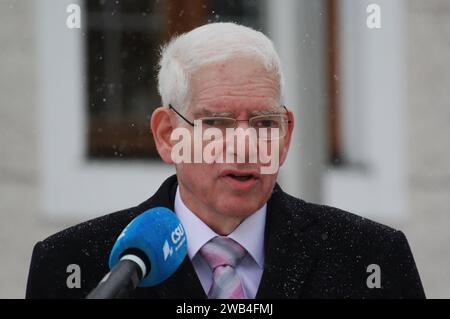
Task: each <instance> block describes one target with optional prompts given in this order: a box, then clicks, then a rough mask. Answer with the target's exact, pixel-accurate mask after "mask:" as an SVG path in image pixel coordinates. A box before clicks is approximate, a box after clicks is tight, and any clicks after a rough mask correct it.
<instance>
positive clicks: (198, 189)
mask: <svg viewBox="0 0 450 319" xmlns="http://www.w3.org/2000/svg"><path fill="white" fill-rule="evenodd" d="M158 80H159V92H160V94H161V98H162V104H163V106H161V107H160V108H158V109H156V110H155V111H154V112H153V115H152V119H151V129H152V132H153V137H154V139H155V143H156V147H157V149H158V152H159V154H160V156H161V158H162V159H163V161H164V162H166V163H169V164H175V166H176V175H174V176H172V177H170V178H168V179H167V180H166V181H165V182H164V183H163V184H162V186H161V187H160V189H159V190H158V191H157V192H156V194H154V196H152V197H151V198H150V199H148V200H147V201H145V202H143V203H142V204H140V205H139V206H136V207H133V208H130V209H126V210H123V211H120V212H116V213H114V214H111V215H107V216H104V217H100V218H97V219H94V220H92V221H89V222H86V223H83V224H80V225H78V226H74V227H72V228H69V229H67V230H64V231H62V232H60V233H58V234H56V235H54V236H51V237H49V238H48V239H46V240H44V241H42V242H39V243H38V244H36V246H35V249H34V252H33V258H32V262H31V267H30V274H29V280H28V286H27V297H29V298H42V297H59V298H82V297H85V296H86V295H87V294H88V292H89V291H91V290H92V289H93V288H94V287H95V286H96V285H97V283H98V282H99V280H100V279H101V278H102V276H103V275H104V274H105V273H106V272H107V271H108V266H107V261H108V255H109V253H110V250H111V247H112V245H113V243H114V242H115V240H116V238H117V236H118V235H119V234H120V232H121V231H122V229H123V228H124V227H125V226H126V225H127V224H128V223H129V222H130V221H131V220H132V219H133V218H134V217H136V216H137V215H139V214H140V213H142V212H144V211H145V210H147V209H148V208H151V207H155V206H165V207H168V208H170V209H172V210H173V211H174V212H175V213H176V214H177V216H178V217H179V219H180V220H181V222H182V224H183V225H184V228H185V230H186V235H187V239H188V241H187V242H188V257H187V258H185V260H184V262H183V264H182V265H181V267H180V268H179V269H178V270H177V271H176V272H175V274H174V275H173V276H171V277H170V278H169V279H168V280H166V281H165V282H163V283H161V284H159V285H157V286H155V287H151V288H138V289H137V290H136V291H135V292H134V297H136V298H207V297H208V298H249V299H253V298H422V297H424V292H423V288H422V284H421V282H420V278H419V275H418V272H417V269H416V266H415V263H414V259H413V257H412V254H411V251H410V249H409V247H408V243H407V241H406V238H405V236H404V235H403V234H402V233H401V232H400V231H396V230H394V229H391V228H389V227H386V226H383V225H380V224H377V223H375V222H372V221H369V220H367V219H364V218H361V217H358V216H355V215H352V214H350V213H348V212H344V211H342V210H339V209H336V208H333V207H327V206H322V205H317V204H312V203H307V202H305V201H303V200H300V199H297V198H294V197H292V196H289V195H288V194H286V193H284V192H283V191H282V189H281V188H280V186H279V185H278V184H277V183H276V179H277V175H278V168H279V167H280V166H281V165H282V164H283V162H284V161H285V159H286V156H287V153H288V149H289V144H290V142H291V136H292V130H293V129H294V116H293V113H292V112H291V111H289V108H286V107H284V106H283V105H282V95H283V76H282V72H281V66H280V59H279V57H278V55H277V53H276V51H275V49H274V47H273V44H272V42H271V41H270V40H269V39H268V38H267V37H266V36H265V35H263V34H262V33H260V32H257V31H255V30H252V29H250V28H247V27H243V26H240V25H236V24H233V23H214V24H207V25H204V26H202V27H199V28H197V29H194V30H192V31H191V32H188V33H186V34H183V35H181V36H179V37H177V38H175V39H172V40H171V42H170V43H169V44H168V45H167V46H165V47H164V48H163V50H162V56H161V60H160V71H159V76H158ZM252 130H253V131H252ZM180 132H188V135H189V136H190V137H192V138H191V139H188V140H187V141H186V140H185V141H183V145H184V148H183V150H182V153H183V154H182V156H181V160H180V157H179V156H178V155H180V154H179V153H180V152H179V151H180V148H179V144H178V143H180V137H181V136H182V135H181V133H180ZM236 132H238V133H236ZM248 132H251V134H250V133H248ZM227 133H234V135H232V136H231V137H229V136H228V135H226V134H227ZM212 136H214V138H212ZM236 140H241V142H242V143H241V144H239V143H236ZM211 146H213V147H211ZM207 147H209V151H210V152H205V149H206V148H207ZM269 149H270V150H269ZM211 150H213V151H211ZM199 152H200V153H199ZM264 152H265V153H267V154H265V155H266V156H265V157H264V156H260V155H261V154H262V153H264ZM208 154H209V157H210V158H209V159H206V157H208V156H207V155H208ZM177 156H178V157H177ZM267 158H269V159H270V161H272V162H271V163H269V161H268V160H267ZM274 162H275V166H274V165H272V164H274ZM267 164H269V165H271V166H272V168H273V167H275V169H271V170H267V169H266V170H264V169H265V168H267V167H268V165H267ZM214 254H215V255H214ZM211 255H214V256H215V258H216V260H217V259H220V260H222V261H224V260H228V259H230V260H231V259H233V262H229V263H228V262H225V261H224V262H222V266H223V268H224V269H222V270H218V268H219V267H217V265H214V262H212V261H211V259H212V258H210V257H211ZM229 257H233V258H229ZM227 258H228V259H227ZM69 264H77V265H79V266H80V268H81V269H82V273H81V276H82V279H81V285H80V287H79V288H72V289H71V288H68V286H67V285H66V279H67V277H68V273H66V269H67V266H68V265H69ZM224 264H226V265H224ZM225 266H226V269H225ZM223 283H229V284H225V285H224V284H223Z"/></svg>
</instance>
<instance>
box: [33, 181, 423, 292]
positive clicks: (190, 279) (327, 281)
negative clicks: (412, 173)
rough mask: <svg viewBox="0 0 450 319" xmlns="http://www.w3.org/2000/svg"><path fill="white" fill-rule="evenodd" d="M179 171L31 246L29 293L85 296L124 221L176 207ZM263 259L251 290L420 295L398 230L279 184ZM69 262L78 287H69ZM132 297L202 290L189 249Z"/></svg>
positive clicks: (103, 268)
mask: <svg viewBox="0 0 450 319" xmlns="http://www.w3.org/2000/svg"><path fill="white" fill-rule="evenodd" d="M176 186H177V178H176V176H175V175H174V176H172V177H170V178H168V179H167V180H166V181H165V182H164V183H163V184H162V185H161V187H160V189H159V190H158V191H157V192H156V193H155V195H154V196H153V197H151V198H150V199H148V200H147V201H145V202H143V203H142V204H140V205H139V206H136V207H133V208H129V209H126V210H122V211H119V212H116V213H113V214H110V215H106V216H103V217H100V218H96V219H93V220H91V221H88V222H85V223H82V224H79V225H77V226H74V227H71V228H68V229H66V230H63V231H61V232H59V233H57V234H55V235H53V236H51V237H49V238H47V239H46V240H44V241H42V242H39V243H37V244H36V246H35V247H34V251H33V256H32V260H31V266H30V272H29V277H28V283H27V291H26V297H27V298H84V297H85V296H86V295H87V294H88V293H89V292H90V291H91V290H92V289H93V288H94V287H95V286H96V285H97V284H98V282H99V281H100V280H101V279H102V278H103V276H104V275H105V274H106V273H107V272H108V271H109V269H108V257H109V253H110V251H111V248H112V246H113V244H114V242H115V240H116V239H117V237H118V235H119V234H120V232H121V231H122V230H123V228H124V227H125V226H126V225H127V224H128V223H129V222H130V221H131V220H132V219H133V218H134V217H136V216H137V215H139V214H140V213H142V212H144V211H146V210H147V209H149V208H151V207H156V206H165V207H168V208H170V209H172V210H173V205H174V198H175V192H176ZM261 240H264V244H265V264H264V271H263V275H262V278H261V283H260V286H259V289H258V292H257V295H256V298H424V297H425V295H424V291H423V288H422V284H421V281H420V278H419V274H418V272H417V269H416V266H415V263H414V259H413V256H412V254H411V251H410V248H409V246H408V243H407V240H406V238H405V236H404V235H403V233H401V232H400V231H396V230H394V229H391V228H389V227H386V226H383V225H381V224H378V223H375V222H373V221H370V220H367V219H364V218H362V217H359V216H356V215H353V214H350V213H348V212H345V211H342V210H339V209H337V208H333V207H328V206H322V205H316V204H312V203H307V202H305V201H303V200H300V199H297V198H294V197H292V196H290V195H288V194H286V193H284V192H283V191H282V190H281V188H280V187H279V186H278V185H276V186H275V188H274V190H273V193H272V196H271V197H270V200H269V201H268V209H267V221H266V229H265V238H261ZM70 264H76V265H79V267H80V270H81V287H80V288H68V286H67V284H66V281H67V278H68V277H69V275H70V274H71V273H70V272H67V267H68V265H70ZM371 264H376V265H378V266H379V267H380V275H381V287H380V288H369V287H368V286H367V278H368V276H370V275H371V272H367V267H368V266H369V265H371ZM133 297H135V298H183V299H184V298H206V294H205V292H204V291H203V289H202V286H201V284H200V281H199V279H198V277H197V274H196V272H195V270H194V268H193V266H192V263H191V261H190V259H189V257H186V258H185V260H184V262H183V263H182V265H181V267H180V268H179V269H178V270H177V271H176V272H175V274H174V275H173V276H171V277H170V278H169V279H168V280H166V281H165V282H164V283H162V284H160V285H158V286H155V287H151V288H138V289H137V290H136V291H135V293H134V295H133Z"/></svg>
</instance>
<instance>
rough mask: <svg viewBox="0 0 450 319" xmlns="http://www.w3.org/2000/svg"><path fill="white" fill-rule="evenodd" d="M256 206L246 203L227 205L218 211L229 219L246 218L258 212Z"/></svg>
mask: <svg viewBox="0 0 450 319" xmlns="http://www.w3.org/2000/svg"><path fill="white" fill-rule="evenodd" d="M258 208H259V207H258V206H257V205H248V202H247V203H242V202H235V203H227V205H226V206H225V207H223V209H220V210H221V212H222V214H224V215H226V216H230V217H241V218H242V217H244V218H245V217H248V216H250V215H252V214H253V213H255V212H256V211H257V210H258Z"/></svg>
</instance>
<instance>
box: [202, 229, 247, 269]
mask: <svg viewBox="0 0 450 319" xmlns="http://www.w3.org/2000/svg"><path fill="white" fill-rule="evenodd" d="M245 253H246V250H245V248H244V247H242V246H241V245H239V244H238V243H237V242H236V241H234V240H233V239H231V238H228V237H219V236H217V237H214V238H213V239H211V240H210V241H209V242H207V243H206V244H205V245H203V247H202V248H201V249H200V254H201V255H202V256H203V258H205V260H206V262H207V263H208V264H209V266H210V267H211V269H213V270H214V269H215V268H217V267H219V266H225V265H228V266H232V267H235V266H236V264H237V263H238V262H239V260H240V259H242V257H244V256H245Z"/></svg>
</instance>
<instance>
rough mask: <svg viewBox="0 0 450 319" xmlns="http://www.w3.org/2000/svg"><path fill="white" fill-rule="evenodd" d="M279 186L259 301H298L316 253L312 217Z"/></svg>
mask: <svg viewBox="0 0 450 319" xmlns="http://www.w3.org/2000/svg"><path fill="white" fill-rule="evenodd" d="M288 197H289V195H287V194H285V193H284V192H283V191H282V190H281V189H280V187H279V186H278V185H276V186H275V188H274V192H273V194H272V196H271V198H270V200H269V202H268V211H267V218H268V219H267V221H266V231H265V262H264V264H265V265H264V271H263V275H262V278H261V283H260V285H259V289H258V292H257V294H256V298H258V299H267V298H279V299H281V298H283V299H285V298H291V299H292V298H299V297H300V296H301V290H302V288H303V287H304V285H305V283H306V281H307V278H308V274H309V273H310V270H311V268H312V266H313V265H314V262H315V260H316V254H317V244H318V243H319V242H320V241H319V240H318V232H317V231H314V229H315V227H314V224H315V220H314V218H313V216H311V215H310V214H308V213H306V212H305V210H302V207H301V205H300V207H299V206H298V201H296V202H295V204H296V206H295V207H291V205H294V201H293V200H290V199H289V198H288Z"/></svg>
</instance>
